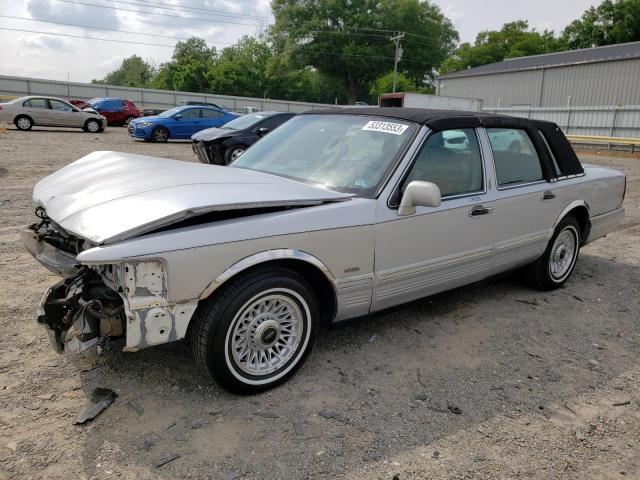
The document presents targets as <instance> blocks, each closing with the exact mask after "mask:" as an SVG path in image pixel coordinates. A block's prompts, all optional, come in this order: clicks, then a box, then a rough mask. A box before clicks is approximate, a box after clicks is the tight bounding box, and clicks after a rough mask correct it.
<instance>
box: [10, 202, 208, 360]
mask: <svg viewBox="0 0 640 480" xmlns="http://www.w3.org/2000/svg"><path fill="white" fill-rule="evenodd" d="M36 215H37V216H38V218H40V222H39V223H35V224H33V225H31V226H29V227H27V228H25V229H24V230H23V232H22V240H23V243H24V244H25V247H26V248H27V250H28V251H29V252H30V253H31V254H32V255H33V256H34V257H35V258H36V259H37V260H38V261H39V262H40V263H41V264H42V265H43V266H45V267H46V268H47V269H49V270H50V271H52V272H54V273H56V274H58V275H60V276H62V277H63V278H64V279H63V280H62V281H60V282H58V283H56V284H55V285H54V286H52V287H51V288H49V290H48V291H47V293H46V294H45V295H44V297H43V299H42V301H41V303H40V306H39V308H38V314H37V321H38V323H40V324H41V325H43V326H44V327H46V330H47V332H48V334H49V337H50V340H51V343H52V345H53V347H54V349H55V350H56V351H57V352H58V353H63V352H71V353H81V352H83V351H85V350H87V349H89V348H92V347H94V346H95V347H96V348H97V349H98V353H99V352H100V350H101V349H102V348H103V346H104V344H105V343H106V342H107V341H108V340H109V339H113V338H117V337H121V336H126V344H125V346H124V350H125V351H137V350H140V349H142V348H146V347H149V346H152V345H158V344H161V343H167V342H171V341H175V340H180V339H182V338H184V336H185V334H186V329H187V326H188V324H189V320H190V319H191V316H192V315H193V312H194V311H195V309H196V307H197V304H198V301H197V299H194V300H193V301H188V302H180V303H172V302H170V301H169V299H168V290H167V278H166V270H165V268H164V265H163V264H162V262H161V261H158V260H154V259H126V260H122V261H116V262H111V263H100V264H82V263H80V262H79V261H78V260H77V256H78V254H80V253H81V252H84V251H85V250H87V249H90V248H93V247H95V245H93V244H91V243H90V242H88V241H87V240H84V239H81V238H78V237H75V236H73V235H71V234H70V233H68V232H66V231H65V230H63V229H62V228H60V226H58V225H57V224H56V223H55V222H53V221H52V220H51V219H50V218H48V217H47V215H46V213H45V212H44V210H43V209H41V208H38V209H37V210H36Z"/></svg>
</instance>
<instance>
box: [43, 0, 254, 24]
mask: <svg viewBox="0 0 640 480" xmlns="http://www.w3.org/2000/svg"><path fill="white" fill-rule="evenodd" d="M53 1H56V2H63V3H71V4H74V5H83V6H85V7H97V8H105V9H108V10H117V11H121V12H133V13H139V14H145V15H156V16H159V17H173V18H181V19H183V20H195V21H199V22H201V21H202V20H203V19H202V18H197V17H184V16H182V15H172V14H170V13H158V12H149V11H147V10H132V9H130V8H122V7H111V6H108V5H99V4H96V3H83V2H77V1H74V0H53ZM194 13H195V12H194ZM204 20H207V21H210V22H213V23H230V24H232V25H245V26H247V27H255V26H257V24H256V23H241V22H232V21H229V20H219V19H218V20H213V19H211V20H210V19H204Z"/></svg>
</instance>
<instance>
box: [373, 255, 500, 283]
mask: <svg viewBox="0 0 640 480" xmlns="http://www.w3.org/2000/svg"><path fill="white" fill-rule="evenodd" d="M492 253H493V248H491V247H485V248H480V249H477V250H472V251H470V252H467V253H464V254H461V255H451V256H449V257H444V258H436V259H433V260H427V261H425V262H420V263H414V264H413V265H408V266H402V267H396V268H392V269H389V270H385V271H383V272H379V273H378V274H377V281H376V285H379V284H380V283H383V282H385V281H388V280H394V279H397V278H399V277H404V276H408V275H414V274H420V273H425V272H429V271H431V270H437V269H439V268H442V267H451V266H454V265H458V264H461V263H464V262H467V261H470V260H475V259H479V258H482V257H485V256H490V255H491V254H492Z"/></svg>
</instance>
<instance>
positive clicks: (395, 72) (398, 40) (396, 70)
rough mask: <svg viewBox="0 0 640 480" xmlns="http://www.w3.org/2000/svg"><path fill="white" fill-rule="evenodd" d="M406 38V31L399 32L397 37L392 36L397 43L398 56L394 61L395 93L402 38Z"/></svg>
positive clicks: (392, 39) (394, 91)
mask: <svg viewBox="0 0 640 480" xmlns="http://www.w3.org/2000/svg"><path fill="white" fill-rule="evenodd" d="M403 38H404V32H403V33H398V34H397V35H396V36H395V37H391V38H390V39H389V40H391V41H392V42H393V43H395V44H396V56H395V58H394V61H393V93H396V75H397V74H398V62H399V61H400V59H401V58H402V47H401V46H400V40H402V39H403Z"/></svg>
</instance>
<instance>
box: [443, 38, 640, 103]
mask: <svg viewBox="0 0 640 480" xmlns="http://www.w3.org/2000/svg"><path fill="white" fill-rule="evenodd" d="M436 91H437V94H438V95H448V96H453V97H470V98H481V99H483V101H484V108H504V107H516V106H517V107H522V106H530V107H565V108H566V107H567V106H570V107H587V106H588V107H596V106H623V105H640V42H633V43H625V44H619V45H608V46H605V47H596V48H587V49H583V50H572V51H566V52H559V53H552V54H547V55H535V56H530V57H520V58H512V59H508V60H505V61H503V62H498V63H492V64H489V65H483V66H481V67H476V68H471V69H468V70H463V71H459V72H454V73H450V74H448V75H444V76H442V77H440V78H439V79H438V80H437V85H436Z"/></svg>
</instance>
